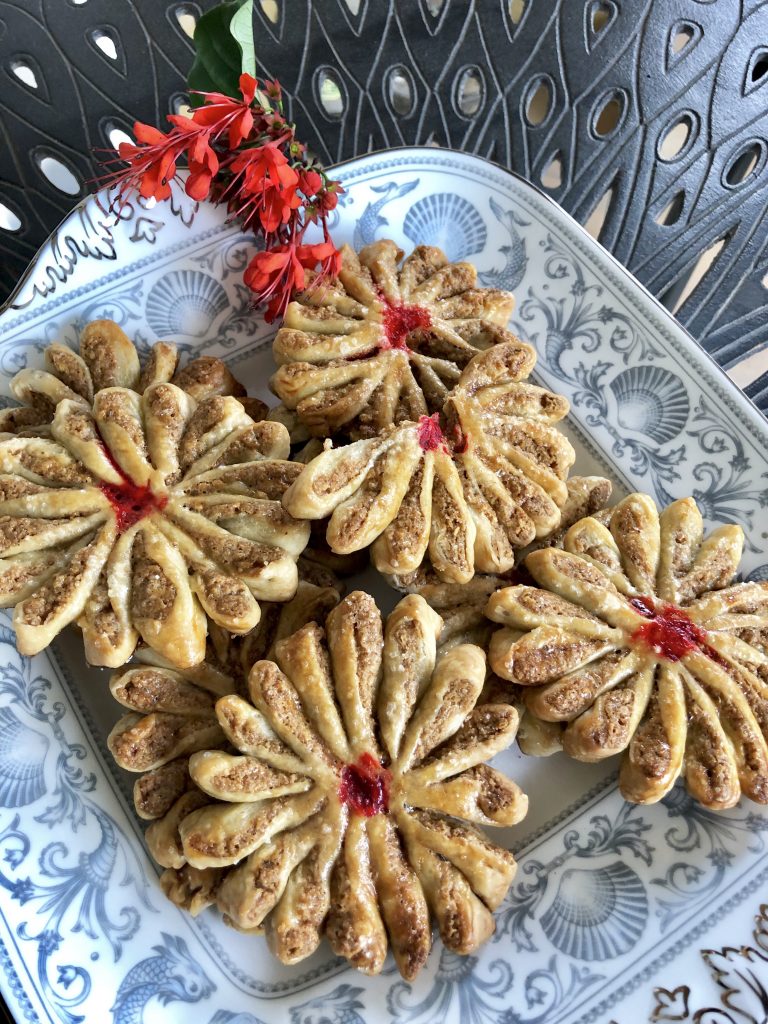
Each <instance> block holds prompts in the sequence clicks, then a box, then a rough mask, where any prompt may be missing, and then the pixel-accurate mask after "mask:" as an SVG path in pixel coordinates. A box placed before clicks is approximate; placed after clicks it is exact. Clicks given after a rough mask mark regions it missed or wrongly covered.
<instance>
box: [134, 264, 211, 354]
mask: <svg viewBox="0 0 768 1024" xmlns="http://www.w3.org/2000/svg"><path fill="white" fill-rule="evenodd" d="M228 305H229V299H228V298H227V293H226V292H225V290H224V289H223V288H222V286H221V285H220V284H219V282H218V281H217V280H216V279H215V278H214V277H211V275H210V274H204V273H203V272H202V271H201V270H173V271H171V273H170V274H164V275H163V277H161V278H160V280H159V281H156V282H155V283H154V284H153V285H152V287H151V288H150V290H149V295H148V296H147V305H146V309H145V310H144V312H145V315H146V318H147V323H148V324H149V326H150V327H151V328H152V330H153V331H154V332H155V334H156V335H157V336H158V338H169V337H174V336H176V335H179V334H182V335H185V336H186V337H190V338H204V337H205V336H206V335H207V334H208V332H209V331H210V329H211V326H212V324H213V322H214V320H215V319H216V317H217V316H219V315H220V314H221V313H223V312H224V310H225V309H226V308H227V306H228Z"/></svg>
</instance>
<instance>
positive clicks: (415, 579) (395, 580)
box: [313, 476, 612, 643]
mask: <svg viewBox="0 0 768 1024" xmlns="http://www.w3.org/2000/svg"><path fill="white" fill-rule="evenodd" d="M566 487H567V489H568V497H567V498H566V499H565V504H564V505H563V507H562V508H561V509H560V523H559V525H558V528H557V530H555V531H554V532H553V533H550V534H548V535H547V536H544V537H541V538H540V539H539V540H536V541H534V542H533V544H530V545H529V546H528V547H527V548H525V549H524V550H523V551H520V552H519V553H518V555H517V564H516V566H515V568H514V569H510V570H509V571H507V572H505V573H503V574H501V575H498V576H488V577H480V576H475V578H474V580H473V581H472V582H473V584H477V586H473V587H464V586H462V585H456V584H451V583H442V582H441V580H440V577H439V576H438V574H437V573H436V572H435V570H434V568H433V567H432V565H431V564H430V563H429V561H428V560H425V561H424V562H422V563H421V565H420V566H419V567H418V569H415V570H414V571H413V572H408V573H402V574H400V573H393V574H392V575H390V576H388V577H387V582H388V583H389V584H390V586H392V587H394V588H395V590H399V591H400V592H401V593H403V594H421V595H422V597H424V598H425V599H426V601H427V604H428V605H429V606H430V607H431V608H435V609H436V610H437V611H439V612H440V613H441V614H442V612H443V610H444V609H447V608H450V607H453V606H454V605H455V604H459V605H463V604H465V603H466V601H465V597H467V595H469V603H471V604H472V605H473V606H477V607H479V616H480V618H482V619H485V614H484V611H485V601H481V599H482V595H483V594H485V595H486V599H487V597H489V596H490V595H491V593H492V592H493V591H494V590H498V589H499V588H500V587H505V586H509V584H510V583H530V582H531V580H530V577H529V576H528V573H527V572H526V570H525V568H524V567H523V566H522V561H523V560H524V558H525V555H526V554H527V552H528V551H530V550H532V549H534V548H539V547H552V546H558V547H562V543H563V537H564V536H565V533H566V531H567V529H568V527H569V526H573V524H574V523H575V522H576V521H577V520H579V519H583V518H584V516H589V515H597V516H601V515H603V514H604V512H605V506H606V505H607V503H608V500H609V498H610V496H611V490H612V485H611V481H610V480H606V479H605V477H602V476H572V477H569V478H568V480H567V482H566ZM313 533H314V528H313ZM484 581H485V582H484ZM443 601H445V602H446V603H445V604H443V603H442V602H443ZM436 602H437V603H436ZM443 617H445V616H443ZM478 621H479V620H478ZM486 622H487V620H486ZM473 642H474V641H473ZM476 642H478V643H479V642H480V641H476Z"/></svg>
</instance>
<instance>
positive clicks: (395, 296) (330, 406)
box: [271, 239, 514, 440]
mask: <svg viewBox="0 0 768 1024" xmlns="http://www.w3.org/2000/svg"><path fill="white" fill-rule="evenodd" d="M341 254H342V267H341V271H340V273H339V276H338V279H337V280H334V281H332V282H329V283H324V284H323V285H322V286H321V287H318V288H310V289H309V290H308V291H306V292H304V293H302V294H301V295H300V296H299V297H298V299H297V300H296V301H295V302H292V303H291V304H290V305H289V306H288V309H287V310H286V314H285V320H284V322H283V326H282V327H281V329H280V330H279V331H278V333H277V337H276V338H275V343H274V348H273V351H274V356H275V361H276V362H277V364H278V366H279V369H278V371H277V373H276V374H275V375H274V376H273V378H272V381H271V386H272V390H273V391H274V392H275V394H276V395H277V396H278V397H279V398H280V399H281V401H282V402H283V403H284V405H285V407H286V413H285V415H286V416H290V413H292V412H295V414H296V416H297V417H298V421H299V423H300V424H301V425H303V427H304V428H305V429H306V430H307V431H308V433H309V434H310V435H314V436H317V437H330V436H334V435H338V436H341V437H345V438H361V437H374V436H375V435H377V434H378V433H379V431H380V430H382V429H383V428H385V427H388V426H391V425H392V424H393V423H400V422H402V421H405V420H418V418H419V417H420V416H426V415H429V414H430V413H433V412H438V411H439V410H440V409H441V408H442V406H443V403H444V402H445V399H446V398H447V396H448V392H449V391H450V389H451V388H452V387H453V386H454V385H455V384H456V382H457V381H458V379H459V374H460V373H461V370H462V369H463V367H465V366H466V365H467V363H468V362H469V361H470V359H471V358H472V356H474V355H475V354H476V353H477V352H479V351H482V350H484V349H487V348H489V347H490V346H491V345H495V344H497V343H498V342H503V341H510V340H512V339H513V337H514V336H513V335H512V334H511V333H510V332H509V331H508V330H507V329H506V325H507V322H508V320H509V317H510V315H511V313H512V309H513V306H514V297H513V296H512V295H511V294H510V293H509V292H503V291H498V290H497V289H495V288H478V287H477V271H476V270H475V268H474V267H473V266H472V265H471V264H470V263H450V262H449V261H448V258H447V257H446V256H445V254H444V253H443V252H441V250H440V249H436V248H434V247H433V246H428V245H420V246H418V247H417V248H416V249H414V251H413V252H412V253H411V255H410V256H408V257H407V258H406V259H405V260H403V255H404V254H403V252H402V250H400V249H399V248H398V247H397V245H396V244H395V243H394V242H392V241H390V240H388V239H386V240H382V241H378V242H374V243H373V244H372V245H367V246H365V248H363V249H361V251H360V253H359V254H357V253H355V252H354V251H353V250H352V249H350V247H349V246H348V245H345V246H343V247H342V249H341ZM291 436H292V437H293V436H294V432H293V431H291ZM295 436H296V440H298V439H299V438H300V436H301V434H300V432H299V431H296V434H295Z"/></svg>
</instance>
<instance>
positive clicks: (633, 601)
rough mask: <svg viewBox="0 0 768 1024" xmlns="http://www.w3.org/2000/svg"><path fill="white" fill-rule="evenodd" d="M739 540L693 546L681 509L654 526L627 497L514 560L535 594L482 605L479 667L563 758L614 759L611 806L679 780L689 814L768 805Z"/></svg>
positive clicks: (649, 507)
mask: <svg viewBox="0 0 768 1024" xmlns="http://www.w3.org/2000/svg"><path fill="white" fill-rule="evenodd" d="M742 544H743V533H742V530H741V528H740V527H738V526H734V525H727V526H721V527H719V528H718V529H716V530H714V531H713V532H712V533H711V534H710V535H709V536H708V537H706V539H705V538H704V532H703V524H702V518H701V514H700V513H699V511H698V509H697V507H696V504H695V502H694V501H693V499H692V498H686V499H683V500H681V501H676V502H674V503H673V504H672V505H670V506H669V507H668V508H666V509H665V510H664V511H663V512H662V513H661V514H659V513H658V511H657V509H656V506H655V504H654V502H653V500H652V499H651V498H649V497H647V496H646V495H643V494H633V495H630V496H629V497H628V498H626V499H624V501H622V502H620V503H619V504H618V505H617V506H616V507H615V509H614V510H613V512H612V514H611V516H610V521H609V523H608V526H604V525H603V524H601V523H600V522H599V521H598V520H597V519H596V518H594V517H587V518H585V519H582V520H581V521H580V522H578V523H576V524H575V525H574V526H572V527H571V528H570V530H568V532H567V533H566V535H565V538H564V540H563V549H562V550H558V549H557V548H545V549H542V550H539V551H535V552H533V553H532V554H530V555H529V556H528V557H527V559H526V563H525V564H526V567H527V569H528V571H529V572H530V573H531V575H532V576H533V578H534V580H535V581H536V582H537V583H538V585H539V586H538V588H537V587H527V586H515V587H509V588H507V589H505V590H501V591H499V592H497V593H496V594H494V595H493V596H492V597H491V599H490V601H489V604H488V610H487V614H488V615H489V616H490V617H491V618H492V619H494V620H495V621H496V622H500V623H503V625H504V626H505V627H506V628H505V629H502V630H500V631H499V632H497V633H495V634H494V636H493V637H492V640H491V646H490V661H491V664H492V666H493V668H494V670H495V671H496V672H497V673H498V674H499V675H500V676H502V677H504V678H505V679H509V680H512V681H513V682H515V683H517V684H520V685H522V686H525V687H526V688H528V689H527V692H526V705H527V708H528V710H529V711H530V712H531V713H533V714H534V715H536V716H538V717H539V718H540V719H542V720H545V721H548V722H560V723H566V724H565V725H564V730H563V734H562V742H563V746H564V748H565V750H566V751H567V752H568V753H569V754H571V755H572V756H574V757H577V758H579V759H581V760H585V761H595V760H598V759H600V758H603V757H607V756H609V755H611V754H617V753H620V752H622V751H623V752H624V759H623V762H622V767H621V774H620V786H621V791H622V793H623V794H624V796H625V797H626V799H628V800H632V801H635V802H640V803H650V802H653V801H656V800H659V799H660V798H661V797H663V796H664V794H665V793H667V792H668V791H669V789H670V788H671V787H672V785H673V784H674V782H675V780H676V779H677V778H678V776H679V775H681V774H682V775H683V777H684V778H685V781H686V784H687V787H688V790H689V791H690V793H691V794H692V796H694V797H695V799H697V800H698V801H699V802H700V803H702V804H704V805H705V806H707V807H712V808H718V809H719V808H725V807H731V806H733V804H735V803H736V801H737V800H738V799H739V796H740V794H741V793H743V794H744V795H746V796H749V797H751V798H752V799H753V800H757V801H759V802H760V803H768V743H767V742H766V741H767V740H768V583H765V582H754V583H751V582H750V583H738V582H734V580H735V578H736V573H737V570H738V565H739V560H740V557H741V551H742Z"/></svg>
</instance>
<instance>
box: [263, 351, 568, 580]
mask: <svg viewBox="0 0 768 1024" xmlns="http://www.w3.org/2000/svg"><path fill="white" fill-rule="evenodd" d="M535 362H536V354H535V352H534V350H533V348H532V347H531V346H530V345H527V344H525V343H524V342H522V341H519V340H517V339H516V340H514V341H508V342H504V343H502V344H498V345H495V346H494V347H493V348H491V349H489V350H488V351H486V352H481V353H479V354H478V355H476V356H474V358H473V359H472V360H471V361H470V362H469V363H468V364H467V366H466V367H465V368H464V370H463V371H462V373H461V377H460V378H459V382H458V384H457V385H456V387H455V388H454V390H453V391H452V392H451V394H450V397H449V398H448V399H447V400H446V402H445V404H444V406H443V410H442V412H441V413H433V414H432V415H430V416H421V417H420V418H419V419H418V420H415V421H405V422H402V423H396V424H394V425H392V426H389V427H386V428H385V429H384V430H382V431H381V432H380V433H379V434H378V435H377V436H376V437H373V438H367V439H364V440H360V441H355V442H353V443H352V444H349V445H345V446H342V447H339V448H334V447H327V449H326V450H325V451H324V452H323V453H322V454H321V455H318V456H317V457H316V458H314V459H313V460H312V461H311V462H310V463H309V464H308V465H307V466H306V468H305V469H304V470H303V472H302V473H301V475H300V476H299V477H298V478H297V479H296V480H295V481H294V483H293V484H292V485H291V486H290V487H289V488H288V489H287V491H286V492H285V494H284V496H283V504H284V506H285V508H286V509H287V510H288V511H289V512H290V513H291V515H294V516H297V517H300V518H302V519H322V518H324V517H325V516H328V515H330V522H329V524H328V529H327V534H326V536H327V539H328V543H329V544H330V546H331V548H332V549H333V550H334V551H336V552H339V553H340V554H347V553H349V552H352V551H359V550H361V549H363V548H365V547H367V546H368V545H372V549H371V554H372V558H373V563H374V565H375V566H376V568H377V569H378V570H379V571H380V572H382V573H386V574H398V575H402V574H405V573H410V572H413V571H415V570H416V569H418V568H419V566H420V565H421V563H422V561H423V559H424V558H425V556H428V558H429V561H430V562H431V564H432V566H433V568H434V570H435V572H436V573H437V575H438V576H439V577H440V579H441V580H443V581H445V582H449V583H466V582H467V581H468V580H470V579H472V577H473V576H474V574H475V573H476V572H480V573H491V574H499V573H503V572H506V571H507V570H509V569H511V568H512V567H513V566H514V563H515V554H516V552H517V551H518V550H519V549H520V548H523V547H525V546H526V545H528V544H530V543H531V541H533V540H534V539H535V538H536V537H540V536H544V535H546V534H549V533H551V532H552V531H553V530H554V529H556V527H557V526H558V524H559V522H560V507H561V506H562V505H563V504H564V502H565V501H566V499H567V497H568V490H567V486H566V477H567V475H568V471H569V469H570V467H571V465H572V464H573V461H574V458H575V456H574V451H573V448H572V446H571V444H570V442H569V441H568V440H567V439H566V438H565V437H564V436H563V434H561V433H560V432H559V431H558V430H557V428H556V427H555V426H554V424H556V423H557V422H558V421H559V420H561V419H562V418H563V416H565V414H566V413H567V411H568V402H567V401H566V400H565V398H562V397H560V396H559V395H554V394H552V393H551V392H549V391H546V390H545V389H544V388H540V387H536V386H535V385H533V384H528V383H525V378H526V377H527V376H528V374H529V373H530V372H531V370H532V369H533V365H534V363H535ZM326 443H327V444H328V445H330V442H326Z"/></svg>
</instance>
